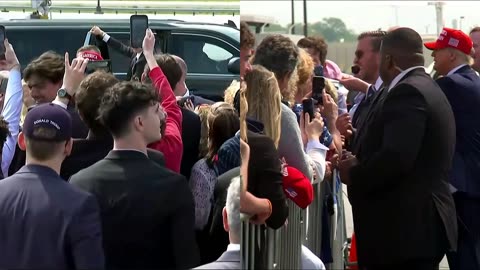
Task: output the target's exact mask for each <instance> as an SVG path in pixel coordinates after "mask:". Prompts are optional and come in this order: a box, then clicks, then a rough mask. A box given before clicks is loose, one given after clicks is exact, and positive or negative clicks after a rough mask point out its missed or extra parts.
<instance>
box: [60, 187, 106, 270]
mask: <svg viewBox="0 0 480 270" xmlns="http://www.w3.org/2000/svg"><path fill="white" fill-rule="evenodd" d="M68 239H69V243H70V246H71V250H72V253H73V254H72V255H73V259H74V262H75V268H76V269H103V268H104V267H105V259H104V254H103V243H102V229H101V222H100V210H99V208H98V204H97V201H96V200H95V198H94V197H93V196H91V195H89V196H88V198H87V199H86V200H85V201H84V202H83V203H82V205H81V206H80V208H79V209H78V211H77V212H76V213H75V216H74V217H73V219H72V222H71V224H70V225H69V228H68Z"/></svg>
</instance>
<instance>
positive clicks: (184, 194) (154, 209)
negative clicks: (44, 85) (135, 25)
mask: <svg viewBox="0 0 480 270" xmlns="http://www.w3.org/2000/svg"><path fill="white" fill-rule="evenodd" d="M158 98H159V97H158V93H157V91H156V90H155V89H154V88H153V87H152V86H150V85H147V84H141V83H139V82H121V83H118V84H116V85H115V86H113V87H111V88H109V89H108V90H107V92H106V93H105V96H104V98H103V99H102V102H101V105H100V107H99V119H100V120H101V122H102V123H103V124H104V126H105V127H106V128H107V129H108V130H109V131H110V133H111V134H112V135H113V139H114V148H113V150H112V151H110V153H109V154H108V155H107V156H106V157H105V158H104V159H103V160H101V161H99V162H97V163H95V164H94V165H92V166H90V167H89V168H86V169H84V170H81V171H80V172H78V173H77V174H75V175H73V176H72V177H71V178H70V182H71V183H72V184H73V185H74V186H77V187H79V188H81V189H83V190H86V191H89V192H90V193H92V194H93V195H94V196H95V197H96V198H97V200H98V201H99V204H100V209H101V213H102V225H103V235H104V237H103V239H104V248H105V256H106V264H107V268H118V269H132V268H136V269H140V268H144V269H186V268H191V267H195V266H197V263H198V250H197V245H196V243H195V231H194V223H195V222H194V218H195V217H194V212H195V209H194V202H193V196H192V194H191V192H190V189H189V187H188V184H187V181H186V180H185V178H184V177H183V176H181V175H179V174H176V173H174V172H172V171H170V170H168V169H166V168H165V167H161V166H159V165H158V164H156V163H155V162H153V161H151V160H149V159H148V157H147V145H148V144H149V143H152V142H156V141H159V140H160V139H161V133H160V122H161V121H160V114H161V113H159V110H161V109H162V108H160V105H159V102H158V100H159V99H158ZM119 119H122V121H119Z"/></svg>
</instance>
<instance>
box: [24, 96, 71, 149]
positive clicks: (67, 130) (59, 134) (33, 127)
mask: <svg viewBox="0 0 480 270" xmlns="http://www.w3.org/2000/svg"><path fill="white" fill-rule="evenodd" d="M22 131H23V134H25V137H27V138H29V139H34V140H41V141H52V142H64V141H68V140H70V138H71V137H72V118H71V117H70V114H69V113H68V112H67V110H65V109H64V108H62V107H60V106H59V105H55V104H53V103H47V104H41V105H38V106H35V107H34V108H33V109H31V110H30V111H29V112H28V113H27V116H25V121H23V130H22Z"/></svg>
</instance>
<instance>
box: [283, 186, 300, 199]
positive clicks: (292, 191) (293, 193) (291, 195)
mask: <svg viewBox="0 0 480 270" xmlns="http://www.w3.org/2000/svg"><path fill="white" fill-rule="evenodd" d="M285 192H287V193H288V195H290V197H292V198H295V197H297V195H298V193H297V192H295V190H293V189H292V188H289V189H285Z"/></svg>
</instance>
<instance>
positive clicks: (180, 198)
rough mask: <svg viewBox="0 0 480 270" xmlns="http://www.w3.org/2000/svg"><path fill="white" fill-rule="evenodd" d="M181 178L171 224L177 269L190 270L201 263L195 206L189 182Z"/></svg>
mask: <svg viewBox="0 0 480 270" xmlns="http://www.w3.org/2000/svg"><path fill="white" fill-rule="evenodd" d="M179 178H181V179H179V181H178V183H177V184H176V187H177V189H176V191H175V192H173V193H172V195H173V196H175V198H174V200H176V203H177V207H176V208H175V210H174V211H173V216H172V223H171V226H172V227H171V232H172V239H173V254H174V256H175V266H176V267H175V268H176V269H190V268H192V267H196V266H198V265H199V263H200V257H199V253H198V246H197V243H196V238H195V204H194V202H193V195H192V193H191V191H190V188H189V187H188V184H187V180H186V179H185V177H183V176H179Z"/></svg>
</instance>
